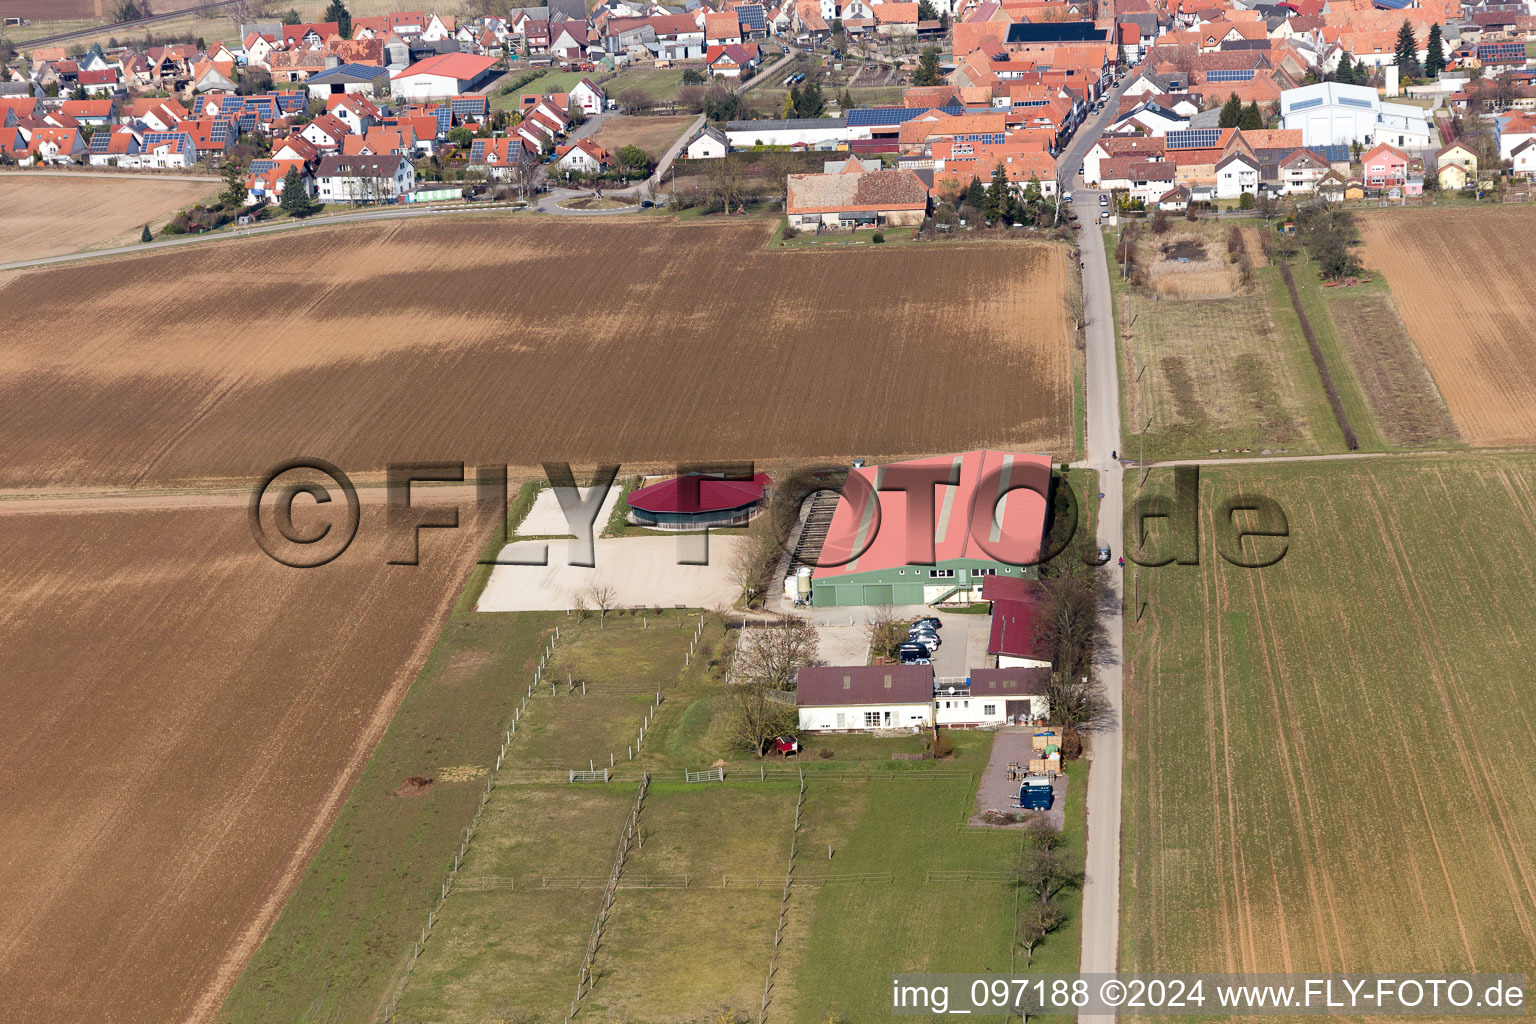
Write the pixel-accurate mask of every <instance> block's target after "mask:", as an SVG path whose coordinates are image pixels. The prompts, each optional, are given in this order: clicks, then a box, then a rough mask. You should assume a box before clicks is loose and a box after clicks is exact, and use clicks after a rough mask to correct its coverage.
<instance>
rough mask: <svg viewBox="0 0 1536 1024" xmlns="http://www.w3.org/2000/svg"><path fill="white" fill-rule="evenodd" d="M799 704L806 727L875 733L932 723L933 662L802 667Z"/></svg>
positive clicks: (809, 729) (797, 695)
mask: <svg viewBox="0 0 1536 1024" xmlns="http://www.w3.org/2000/svg"><path fill="white" fill-rule="evenodd" d="M795 706H796V707H797V708H798V710H799V716H800V728H801V730H802V731H805V732H877V731H880V730H885V729H920V728H925V727H927V726H929V725H931V724H933V666H931V665H834V666H818V667H814V668H802V669H801V670H800V672H799V675H798V677H797V679H796V683H795Z"/></svg>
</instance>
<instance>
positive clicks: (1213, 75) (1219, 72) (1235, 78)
mask: <svg viewBox="0 0 1536 1024" xmlns="http://www.w3.org/2000/svg"><path fill="white" fill-rule="evenodd" d="M1205 80H1206V81H1207V82H1251V81H1253V69H1252V68H1217V69H1216V70H1215V71H1208V72H1206V75H1205Z"/></svg>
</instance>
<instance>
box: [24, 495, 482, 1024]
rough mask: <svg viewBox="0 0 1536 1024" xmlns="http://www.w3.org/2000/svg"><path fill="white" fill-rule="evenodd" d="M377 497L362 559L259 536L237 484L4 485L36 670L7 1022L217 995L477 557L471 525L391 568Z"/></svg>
mask: <svg viewBox="0 0 1536 1024" xmlns="http://www.w3.org/2000/svg"><path fill="white" fill-rule="evenodd" d="M383 519H384V516H383V513H382V509H381V508H380V507H379V506H377V505H366V506H365V507H364V508H363V510H362V529H361V531H360V532H359V536H358V540H357V542H356V543H355V544H354V545H353V548H352V550H351V551H350V552H349V554H348V555H346V556H344V557H342V558H340V559H338V560H337V561H335V562H333V563H331V564H330V565H328V566H325V567H323V568H319V569H312V570H307V571H299V570H294V569H289V568H286V567H284V566H281V565H278V564H276V563H274V562H272V561H271V560H269V559H268V558H267V557H266V556H265V555H264V554H262V553H261V551H260V550H259V549H258V548H257V547H256V545H255V543H254V541H253V540H252V537H251V533H250V529H249V527H248V525H247V523H246V520H245V510H244V496H243V495H236V496H232V497H230V498H225V499H221V497H220V496H218V495H209V496H204V495H163V496H159V497H157V498H145V499H144V501H143V502H142V504H141V503H139V502H137V501H135V500H133V499H127V500H119V499H114V498H94V497H86V498H80V499H76V500H69V501H55V502H49V501H15V500H11V501H4V502H0V562H3V564H4V565H5V566H6V576H7V580H8V584H7V586H6V587H5V588H4V592H3V594H0V623H4V631H5V635H6V638H7V639H6V651H5V655H4V662H5V668H4V671H3V674H4V675H5V677H6V679H7V680H10V681H14V682H16V683H18V684H22V683H24V685H15V686H10V687H8V688H7V698H6V699H7V705H8V709H9V710H8V713H7V714H6V715H5V716H4V718H3V720H0V751H3V753H0V772H3V773H4V776H5V778H6V780H7V791H8V794H9V795H8V797H7V799H6V801H5V804H4V808H3V810H0V832H3V833H4V834H5V836H6V841H5V857H6V870H5V874H4V882H3V885H0V891H3V895H4V898H3V900H0V950H3V954H0V987H3V988H4V990H5V991H7V992H9V993H11V995H10V996H9V997H8V999H7V1005H6V1010H5V1017H6V1019H7V1020H9V1021H16V1022H18V1024H32V1022H37V1024H43V1022H49V1024H52V1022H56V1021H66V1020H73V1021H81V1020H103V1019H107V1018H112V1019H119V1020H124V1021H145V1022H149V1021H172V1020H181V1019H206V1018H207V1017H209V1016H210V1015H211V1014H212V1013H213V1012H214V1011H215V1010H216V1008H217V1007H218V1005H219V1002H220V1001H221V1000H222V998H223V996H224V994H225V993H227V992H228V991H229V988H230V986H231V985H232V984H233V982H234V979H235V976H236V975H237V974H238V973H239V971H240V969H241V968H242V967H243V966H244V965H245V963H246V961H247V960H248V959H249V958H250V956H251V954H252V952H253V951H254V950H255V948H256V947H257V945H258V944H259V943H260V942H261V939H262V937H263V936H264V935H265V934H266V932H267V929H268V927H269V926H270V925H271V923H272V921H273V919H274V918H275V917H276V916H277V914H278V911H279V910H280V909H281V908H282V906H283V902H284V900H285V898H286V897H287V895H288V894H289V893H290V892H291V891H292V890H293V888H294V886H295V885H296V884H297V882H298V879H299V877H300V875H301V874H303V872H304V869H305V865H306V864H307V863H308V861H309V858H310V857H311V855H312V854H313V853H314V852H315V850H316V848H317V847H318V846H320V844H321V840H323V839H324V838H325V835H326V832H327V830H328V829H329V828H330V826H331V823H332V821H333V820H334V819H335V817H336V813H337V810H338V809H339V808H340V807H341V805H342V803H343V801H344V800H346V799H347V795H348V793H349V792H351V791H352V790H353V783H354V782H356V781H357V780H358V778H359V773H360V772H362V770H363V765H364V763H365V762H367V760H368V758H369V755H370V753H371V752H372V751H373V748H374V745H375V744H376V743H377V741H378V739H379V737H380V736H381V735H383V734H384V732H385V729H386V727H387V726H388V725H389V722H390V719H391V716H392V714H393V712H394V710H395V707H396V706H397V705H398V704H399V702H400V700H401V698H402V696H403V695H404V694H405V691H406V689H407V687H408V686H409V684H410V681H411V678H412V677H413V675H414V674H415V672H416V669H417V668H419V667H420V666H421V665H422V663H423V661H425V659H426V658H427V654H428V652H429V651H430V650H431V647H432V644H433V641H434V640H435V639H436V637H437V634H438V631H439V629H440V628H441V626H442V623H443V622H444V620H445V618H446V616H447V614H448V610H449V608H450V606H451V604H452V602H453V596H454V595H455V594H456V593H457V592H458V590H459V588H460V586H461V584H462V582H463V580H464V577H465V574H466V573H467V572H468V570H469V566H470V563H471V562H472V561H473V559H474V557H475V555H476V553H477V549H478V546H479V545H478V543H477V542H476V541H475V538H474V535H473V532H472V531H470V530H462V531H458V532H457V533H456V534H455V535H450V536H447V537H444V536H439V537H436V538H433V539H432V541H431V544H432V547H431V548H430V549H426V557H424V559H423V563H422V565H421V566H419V567H407V566H389V565H387V564H385V561H386V557H387V554H386V552H385V550H384V545H383V544H382V540H383V538H384V531H383ZM340 609H346V611H345V613H344V614H345V619H346V626H345V628H338V625H337V623H338V616H339V615H341V614H343V613H341V612H340V611H339V610H340ZM412 692H413V693H415V691H412ZM446 742H447V743H448V744H449V745H451V744H452V743H454V742H456V740H455V738H454V737H453V736H452V735H449V736H448V737H447V738H446ZM459 757H460V755H458V754H457V753H455V752H452V751H450V750H449V749H446V748H443V749H442V751H441V753H440V754H439V755H437V757H436V758H434V759H432V760H431V761H429V762H428V764H429V765H431V766H432V767H435V766H436V765H437V764H454V763H456V761H455V760H441V758H455V759H458V758H459ZM412 768H413V770H416V766H412ZM368 778H369V777H367V776H364V785H363V786H362V787H361V788H360V789H359V790H358V791H357V792H358V793H359V794H362V795H363V796H364V797H365V798H369V799H371V798H374V797H376V796H378V793H377V790H376V789H375V788H374V787H373V785H371V784H370V783H369V781H368ZM394 784H396V785H397V784H398V780H396V782H395V783H394ZM391 788H392V786H391ZM449 788H451V787H449ZM464 788H465V789H466V790H467V791H468V793H469V795H470V796H471V798H472V796H473V792H474V789H475V787H474V786H473V785H468V786H466V787H464ZM447 799H448V800H449V801H451V800H452V797H451V796H450V797H448V798H447ZM452 817H453V825H452V829H457V827H458V817H459V815H458V814H457V812H456V811H455V812H454V813H453V815H452ZM397 823H398V819H397ZM401 838H402V845H403V847H404V851H405V853H404V854H403V855H405V856H408V854H409V850H410V844H411V842H414V839H411V838H407V837H406V834H405V833H402V836H401ZM290 1019H294V1018H290Z"/></svg>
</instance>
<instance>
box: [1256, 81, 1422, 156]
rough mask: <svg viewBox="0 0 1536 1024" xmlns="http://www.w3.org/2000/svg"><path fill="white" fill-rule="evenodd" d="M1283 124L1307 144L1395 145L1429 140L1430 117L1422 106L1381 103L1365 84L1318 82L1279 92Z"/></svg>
mask: <svg viewBox="0 0 1536 1024" xmlns="http://www.w3.org/2000/svg"><path fill="white" fill-rule="evenodd" d="M1280 120H1281V126H1282V127H1284V128H1285V129H1287V130H1291V131H1295V130H1299V131H1300V132H1301V133H1302V144H1303V145H1305V146H1334V145H1345V144H1348V143H1351V142H1358V143H1360V144H1361V145H1374V144H1375V143H1378V142H1385V143H1388V144H1389V145H1393V146H1397V147H1399V148H1423V147H1426V146H1428V145H1429V144H1430V139H1431V136H1430V128H1429V120H1428V117H1427V115H1426V113H1425V111H1424V110H1423V109H1422V108H1420V107H1414V106H1409V105H1407V104H1403V103H1384V102H1382V100H1381V97H1380V96H1378V95H1376V90H1375V89H1372V88H1371V87H1369V86H1365V85H1343V84H1341V83H1339V82H1318V83H1317V84H1316V85H1304V86H1302V87H1301V88H1299V89H1286V90H1285V91H1284V92H1282V93H1281V94H1280Z"/></svg>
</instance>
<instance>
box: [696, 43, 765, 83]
mask: <svg viewBox="0 0 1536 1024" xmlns="http://www.w3.org/2000/svg"><path fill="white" fill-rule="evenodd" d="M759 63H760V58H759V56H758V52H757V44H756V43H746V44H744V45H741V46H736V45H731V46H711V47H710V48H709V49H708V50H706V51H705V53H704V66H705V68H707V69H708V71H709V73H710V74H712V75H718V76H719V77H721V78H742V77H751V75H752V73H753V72H754V71H755V70H756V69H757V66H758V64H759Z"/></svg>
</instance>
